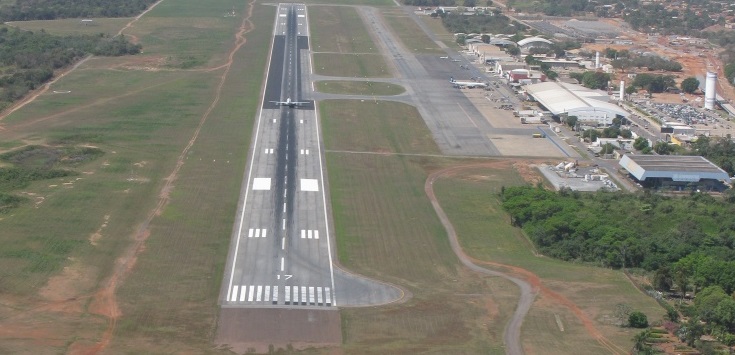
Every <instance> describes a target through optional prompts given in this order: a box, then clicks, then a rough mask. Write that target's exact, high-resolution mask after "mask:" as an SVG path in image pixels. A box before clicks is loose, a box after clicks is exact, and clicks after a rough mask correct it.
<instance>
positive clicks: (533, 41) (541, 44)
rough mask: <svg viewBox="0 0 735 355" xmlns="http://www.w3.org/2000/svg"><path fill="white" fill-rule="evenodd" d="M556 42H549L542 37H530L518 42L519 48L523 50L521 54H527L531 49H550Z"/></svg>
mask: <svg viewBox="0 0 735 355" xmlns="http://www.w3.org/2000/svg"><path fill="white" fill-rule="evenodd" d="M552 43H554V42H551V41H549V40H548V39H546V38H541V37H528V38H524V39H522V40H520V41H518V47H520V48H521V52H523V53H526V52H528V51H529V50H531V48H549V47H551V44H552Z"/></svg>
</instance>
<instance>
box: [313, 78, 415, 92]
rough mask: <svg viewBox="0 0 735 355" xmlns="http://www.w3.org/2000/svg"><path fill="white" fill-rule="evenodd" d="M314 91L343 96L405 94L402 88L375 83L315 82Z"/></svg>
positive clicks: (389, 84)
mask: <svg viewBox="0 0 735 355" xmlns="http://www.w3.org/2000/svg"><path fill="white" fill-rule="evenodd" d="M316 90H317V91H321V92H326V93H330V94H343V95H379V96H380V95H398V94H402V93H404V92H406V89H405V88H404V87H403V86H400V85H396V84H391V83H381V82H376V81H337V80H327V81H318V82H316Z"/></svg>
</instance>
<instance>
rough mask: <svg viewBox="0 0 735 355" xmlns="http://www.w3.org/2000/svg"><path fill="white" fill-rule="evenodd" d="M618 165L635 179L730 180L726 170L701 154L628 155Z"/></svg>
mask: <svg viewBox="0 0 735 355" xmlns="http://www.w3.org/2000/svg"><path fill="white" fill-rule="evenodd" d="M620 166H622V167H623V168H625V169H626V170H628V172H630V173H631V174H632V175H633V176H635V178H636V179H638V180H639V181H643V180H645V179H647V178H649V177H650V178H671V179H672V180H674V181H693V182H696V181H699V180H700V179H713V180H724V181H726V182H728V183H729V182H730V177H729V176H728V175H727V172H725V171H724V170H722V169H720V167H718V166H717V165H715V164H713V163H712V162H710V161H709V160H707V159H705V158H704V157H701V156H691V155H629V154H626V155H625V156H623V158H622V159H620Z"/></svg>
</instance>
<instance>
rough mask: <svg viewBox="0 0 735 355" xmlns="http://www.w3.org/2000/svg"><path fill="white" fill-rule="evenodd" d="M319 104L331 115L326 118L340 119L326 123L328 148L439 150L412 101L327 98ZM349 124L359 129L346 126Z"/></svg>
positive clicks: (403, 151)
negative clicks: (411, 103) (405, 102)
mask: <svg viewBox="0 0 735 355" xmlns="http://www.w3.org/2000/svg"><path fill="white" fill-rule="evenodd" d="M319 107H320V112H321V113H322V114H323V115H324V116H325V117H328V118H330V121H326V120H325V122H331V121H332V120H338V121H339V122H338V123H335V124H334V125H331V124H329V125H325V126H324V144H325V145H326V146H327V149H333V150H352V151H360V152H362V151H367V152H390V153H431V154H439V148H438V147H437V146H436V143H434V139H433V137H432V136H431V132H429V131H428V129H427V128H426V126H425V125H423V120H421V116H420V115H419V113H418V111H417V110H416V108H415V107H413V106H411V105H407V104H403V103H399V102H390V101H377V103H376V101H359V100H327V101H323V102H322V103H320V106H319ZM368 112H369V114H366V113H368ZM345 125H346V127H354V128H355V129H344V127H345ZM358 128H359V129H358ZM411 129H413V130H411ZM367 132H369V133H370V134H366V133H367Z"/></svg>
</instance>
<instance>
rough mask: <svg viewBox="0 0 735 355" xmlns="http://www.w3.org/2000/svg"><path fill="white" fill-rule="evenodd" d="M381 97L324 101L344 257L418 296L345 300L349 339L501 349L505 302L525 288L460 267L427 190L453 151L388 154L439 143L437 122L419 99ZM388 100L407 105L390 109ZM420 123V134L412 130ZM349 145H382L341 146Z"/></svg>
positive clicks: (456, 349)
mask: <svg viewBox="0 0 735 355" xmlns="http://www.w3.org/2000/svg"><path fill="white" fill-rule="evenodd" d="M388 105H393V106H392V107H389V106H388ZM375 106H376V105H375V104H368V103H361V102H359V101H348V100H340V101H327V102H324V103H322V105H321V106H320V108H321V112H322V115H321V117H322V127H324V129H325V134H324V137H325V146H326V147H325V148H326V149H327V150H328V153H327V165H328V171H329V179H330V194H331V196H332V209H333V211H334V212H333V213H334V221H335V228H336V231H335V233H336V235H337V243H338V247H337V250H338V254H339V260H340V262H341V263H343V264H344V265H345V266H347V267H349V268H350V269H352V270H356V271H359V272H362V273H365V274H366V275H369V276H373V277H377V278H379V279H382V280H386V281H390V282H395V283H397V284H400V285H402V286H404V287H407V288H408V289H409V290H410V292H411V293H412V294H413V295H414V297H413V298H412V299H411V300H410V301H409V302H407V303H405V304H400V305H392V306H388V307H380V308H365V309H344V310H343V311H342V318H343V319H342V322H343V329H344V333H343V336H344V339H345V349H346V350H347V351H348V352H357V353H364V352H367V353H411V352H419V351H429V352H435V353H447V352H449V353H456V354H463V353H464V354H473V353H490V354H502V353H503V350H502V348H501V346H500V343H501V342H500V339H501V337H502V329H503V324H504V320H505V319H507V317H508V316H509V314H510V311H509V310H508V309H499V308H498V307H497V304H499V303H500V302H502V303H505V302H513V300H514V299H515V298H514V297H516V292H517V291H516V290H515V289H514V288H513V287H512V286H511V284H510V283H508V282H507V281H505V280H502V279H498V278H490V277H488V278H484V277H477V276H475V275H470V274H468V273H466V272H465V271H463V270H461V268H458V267H457V260H456V258H455V257H454V254H453V253H452V252H451V250H450V249H449V245H448V240H447V239H446V237H445V234H444V231H443V228H442V227H441V225H440V224H439V222H438V221H437V219H436V215H435V214H434V212H433V210H432V208H431V205H430V204H429V201H428V199H427V197H426V195H425V194H424V192H423V182H424V180H425V179H426V169H427V167H429V166H432V165H436V166H439V165H445V164H448V163H450V161H446V160H437V159H426V158H422V157H400V156H393V155H385V153H387V152H392V153H413V152H436V151H437V148H436V145H435V144H434V143H433V141H432V140H430V139H423V138H420V137H426V136H428V135H429V132H428V129H427V128H426V126H425V125H424V124H423V121H422V120H421V118H420V117H419V116H418V114H417V113H415V109H413V108H412V107H410V106H407V105H402V104H393V103H386V102H381V103H380V104H378V105H377V106H379V107H381V109H380V110H376V109H375ZM371 107H372V108H371ZM388 109H389V110H391V111H393V112H396V113H399V112H402V114H401V115H395V116H391V117H386V116H385V113H386V112H388V111H387V110H388ZM343 112H355V113H357V116H355V115H353V114H348V115H344V114H343ZM412 112H413V113H412ZM346 116H347V117H348V118H345V117H346ZM357 132H362V133H361V134H360V133H357ZM414 132H415V133H416V136H415V137H416V138H412V139H411V138H409V137H410V136H411V135H412V134H413V133H414ZM358 136H363V137H365V138H363V137H361V138H360V141H361V142H362V143H360V142H356V143H355V142H353V141H354V140H355V139H357V137H358ZM406 138H409V139H406ZM370 140H374V141H375V142H374V143H368V142H369V141H370ZM406 141H408V142H412V143H407V142H406ZM344 149H355V150H363V151H367V152H376V153H382V154H349V153H340V152H335V151H340V150H344Z"/></svg>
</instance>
